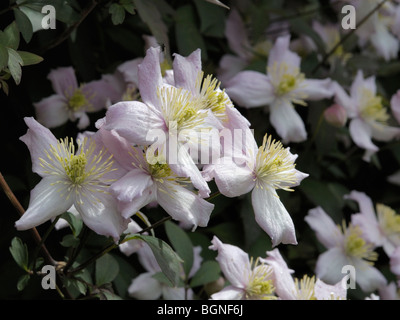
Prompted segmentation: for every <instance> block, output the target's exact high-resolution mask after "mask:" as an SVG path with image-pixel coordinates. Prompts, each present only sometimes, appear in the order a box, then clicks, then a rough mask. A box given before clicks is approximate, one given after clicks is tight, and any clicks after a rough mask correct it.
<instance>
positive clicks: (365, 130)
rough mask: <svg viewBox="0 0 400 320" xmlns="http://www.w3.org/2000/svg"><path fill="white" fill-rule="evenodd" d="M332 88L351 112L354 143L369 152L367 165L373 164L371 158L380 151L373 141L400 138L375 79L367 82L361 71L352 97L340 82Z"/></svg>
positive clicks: (337, 100) (366, 152)
mask: <svg viewBox="0 0 400 320" xmlns="http://www.w3.org/2000/svg"><path fill="white" fill-rule="evenodd" d="M332 87H333V90H334V91H335V102H336V103H337V104H339V105H341V106H342V107H344V108H345V109H346V111H347V116H348V118H349V119H350V125H349V130H350V136H351V138H352V140H353V141H354V143H355V144H356V145H357V146H358V147H360V148H362V149H365V154H364V157H363V159H364V160H365V161H370V159H371V156H372V155H373V154H374V153H376V152H378V151H379V148H378V146H376V145H375V144H374V143H373V142H372V139H375V140H377V141H390V140H392V139H394V138H398V137H400V128H398V127H392V126H389V125H388V120H389V119H390V115H389V113H388V110H387V109H386V108H385V107H384V105H383V103H382V97H380V96H379V95H378V93H377V88H376V83H375V76H371V77H368V78H364V74H363V71H361V70H359V71H358V72H357V75H356V77H355V79H354V81H353V83H352V85H351V87H350V91H349V92H350V95H349V94H347V92H346V91H345V90H344V89H343V88H342V87H341V86H340V85H339V84H338V83H337V82H334V83H333V85H332Z"/></svg>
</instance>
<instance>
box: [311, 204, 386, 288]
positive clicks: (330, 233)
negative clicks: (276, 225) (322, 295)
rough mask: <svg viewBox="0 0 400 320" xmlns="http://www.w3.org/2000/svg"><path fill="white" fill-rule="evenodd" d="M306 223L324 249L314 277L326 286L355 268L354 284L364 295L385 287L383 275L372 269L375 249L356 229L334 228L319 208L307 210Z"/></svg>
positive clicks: (329, 218)
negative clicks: (347, 268)
mask: <svg viewBox="0 0 400 320" xmlns="http://www.w3.org/2000/svg"><path fill="white" fill-rule="evenodd" d="M305 221H306V222H307V223H308V225H309V226H310V227H311V229H313V230H314V231H315V233H316V237H317V239H318V240H319V242H321V243H322V244H323V245H324V246H325V247H326V248H327V251H325V252H324V253H322V254H321V255H320V256H319V257H318V260H317V263H316V266H315V273H316V275H317V277H318V278H320V279H321V280H322V281H324V282H327V283H328V284H335V283H338V282H339V281H340V280H341V279H342V278H343V274H342V268H343V267H344V266H347V265H350V266H353V267H354V268H355V274H356V279H353V280H355V281H356V282H357V283H358V285H359V286H360V288H361V290H363V291H364V292H371V291H374V290H376V289H378V288H380V287H382V286H384V285H386V279H385V277H384V276H383V275H382V273H381V272H380V271H379V270H378V269H376V268H375V267H373V263H374V261H376V260H377V258H378V254H377V253H376V252H375V251H374V245H373V244H372V243H369V242H367V241H366V239H364V238H363V237H362V236H363V233H362V230H361V228H360V227H359V226H355V225H353V224H349V225H348V226H347V227H346V226H345V225H343V227H342V228H340V227H339V226H337V225H335V223H334V222H333V220H332V219H331V217H329V216H328V214H327V213H326V212H325V211H324V210H323V209H322V208H321V207H317V208H314V209H311V210H309V212H308V215H307V216H306V217H305Z"/></svg>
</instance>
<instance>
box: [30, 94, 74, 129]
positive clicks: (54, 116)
mask: <svg viewBox="0 0 400 320" xmlns="http://www.w3.org/2000/svg"><path fill="white" fill-rule="evenodd" d="M66 104H67V101H66V99H65V97H64V96H62V95H59V94H54V95H51V96H50V97H47V98H44V99H42V100H40V101H39V102H36V103H34V104H33V106H34V107H35V111H36V118H37V120H38V122H40V123H41V124H43V125H44V126H45V127H47V128H55V127H58V126H61V125H62V124H64V123H66V122H67V121H68V109H67V106H66Z"/></svg>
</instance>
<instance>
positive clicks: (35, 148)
mask: <svg viewBox="0 0 400 320" xmlns="http://www.w3.org/2000/svg"><path fill="white" fill-rule="evenodd" d="M25 123H26V124H27V126H28V128H29V129H28V132H27V133H26V134H25V135H24V136H22V137H21V138H20V139H21V140H22V141H23V142H25V144H26V145H27V147H28V149H29V151H30V153H31V159H32V170H33V172H35V173H37V174H38V175H39V176H41V177H42V180H41V181H40V182H39V183H38V184H37V185H36V186H35V188H34V189H33V190H32V191H31V197H30V201H29V207H28V209H27V210H26V212H25V213H24V215H23V216H22V217H21V218H20V219H19V220H18V221H17V222H16V223H15V226H16V228H17V229H18V230H27V229H30V228H33V227H35V226H38V225H40V224H42V223H44V222H46V221H47V220H49V219H51V218H54V217H56V216H58V215H60V214H62V213H64V212H65V211H67V210H69V209H70V208H71V206H72V205H74V207H75V208H76V210H77V211H78V212H79V214H80V217H81V218H82V220H83V222H84V223H85V224H86V225H87V226H88V227H89V228H90V229H92V230H94V231H95V232H97V233H98V234H101V235H105V236H111V237H113V238H114V240H115V241H117V240H119V237H120V235H121V233H122V232H123V231H124V230H125V229H126V226H127V223H128V221H126V220H125V219H123V218H122V216H121V215H120V213H119V211H118V210H117V205H116V202H115V199H114V198H113V196H112V195H111V194H110V193H109V186H110V184H111V183H112V182H113V181H115V180H116V179H118V178H119V177H120V176H121V174H122V173H123V172H121V171H120V170H117V169H118V167H116V166H115V165H114V161H113V159H112V155H111V154H110V153H109V152H108V151H107V149H105V148H104V147H103V145H102V144H101V143H100V141H99V139H98V136H97V135H96V136H95V135H93V136H88V137H86V138H84V139H83V140H80V141H78V149H77V151H76V152H75V145H74V141H73V140H72V139H71V140H69V139H68V138H66V139H64V140H62V139H60V140H57V139H56V138H55V137H54V135H53V134H52V133H51V132H50V130H49V129H47V128H45V127H43V126H42V125H41V124H39V123H38V122H37V121H36V120H34V119H33V118H25Z"/></svg>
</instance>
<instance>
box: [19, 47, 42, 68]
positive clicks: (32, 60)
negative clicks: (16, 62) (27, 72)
mask: <svg viewBox="0 0 400 320" xmlns="http://www.w3.org/2000/svg"><path fill="white" fill-rule="evenodd" d="M17 52H18V54H19V56H20V57H21V59H22V62H23V64H22V65H23V66H30V65H32V64H37V63H39V62H42V61H43V58H42V57H40V56H38V55H36V54H34V53H31V52H27V51H20V50H18V51H17Z"/></svg>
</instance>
